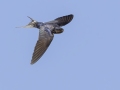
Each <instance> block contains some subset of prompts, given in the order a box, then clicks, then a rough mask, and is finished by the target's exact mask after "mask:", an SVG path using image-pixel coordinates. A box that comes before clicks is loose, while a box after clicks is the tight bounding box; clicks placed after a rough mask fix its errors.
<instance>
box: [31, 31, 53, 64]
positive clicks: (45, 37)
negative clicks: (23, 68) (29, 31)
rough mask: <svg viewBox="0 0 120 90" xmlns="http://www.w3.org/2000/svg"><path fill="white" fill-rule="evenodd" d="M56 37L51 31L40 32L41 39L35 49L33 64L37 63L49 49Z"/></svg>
mask: <svg viewBox="0 0 120 90" xmlns="http://www.w3.org/2000/svg"><path fill="white" fill-rule="evenodd" d="M53 37H54V35H52V34H51V31H50V30H49V29H45V30H44V31H43V30H39V39H38V41H37V43H36V46H35V48H34V52H33V56H32V60H31V64H34V63H36V62H37V61H38V60H39V59H40V58H41V57H42V55H43V54H44V53H45V51H46V50H47V48H48V47H49V45H50V43H51V41H52V40H53Z"/></svg>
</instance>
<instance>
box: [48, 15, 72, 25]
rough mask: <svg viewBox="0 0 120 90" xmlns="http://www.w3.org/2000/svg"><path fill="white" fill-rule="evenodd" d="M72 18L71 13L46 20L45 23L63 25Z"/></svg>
mask: <svg viewBox="0 0 120 90" xmlns="http://www.w3.org/2000/svg"><path fill="white" fill-rule="evenodd" d="M72 19H73V15H72V14H70V15H66V16H62V17H58V18H56V19H55V20H53V21H49V22H46V23H52V24H57V25H59V26H64V25H66V24H68V23H70V22H71V21H72Z"/></svg>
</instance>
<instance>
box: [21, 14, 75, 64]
mask: <svg viewBox="0 0 120 90" xmlns="http://www.w3.org/2000/svg"><path fill="white" fill-rule="evenodd" d="M73 17H74V16H73V14H70V15H66V16H62V17H58V18H56V19H54V20H52V21H49V22H45V23H43V22H38V21H36V20H33V19H32V18H31V17H29V16H28V18H30V19H31V22H30V23H29V24H28V25H26V26H23V28H37V29H39V37H38V41H37V43H36V46H35V48H34V52H33V55H32V60H31V64H34V63H36V62H37V61H38V60H39V59H40V58H41V57H42V55H43V54H44V53H45V51H46V50H47V48H48V47H49V45H50V43H51V41H52V40H53V38H54V34H60V33H62V32H63V31H64V29H63V28H62V26H65V25H66V24H68V23H70V22H71V21H72V19H73Z"/></svg>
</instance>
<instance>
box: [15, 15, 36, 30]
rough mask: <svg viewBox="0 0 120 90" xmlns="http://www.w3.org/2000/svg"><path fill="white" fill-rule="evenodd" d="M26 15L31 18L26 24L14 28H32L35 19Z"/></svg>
mask: <svg viewBox="0 0 120 90" xmlns="http://www.w3.org/2000/svg"><path fill="white" fill-rule="evenodd" d="M27 17H28V18H30V19H31V22H30V23H29V24H28V25H26V26H21V27H16V28H34V23H35V22H37V21H35V20H33V19H32V18H31V17H29V16H27Z"/></svg>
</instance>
